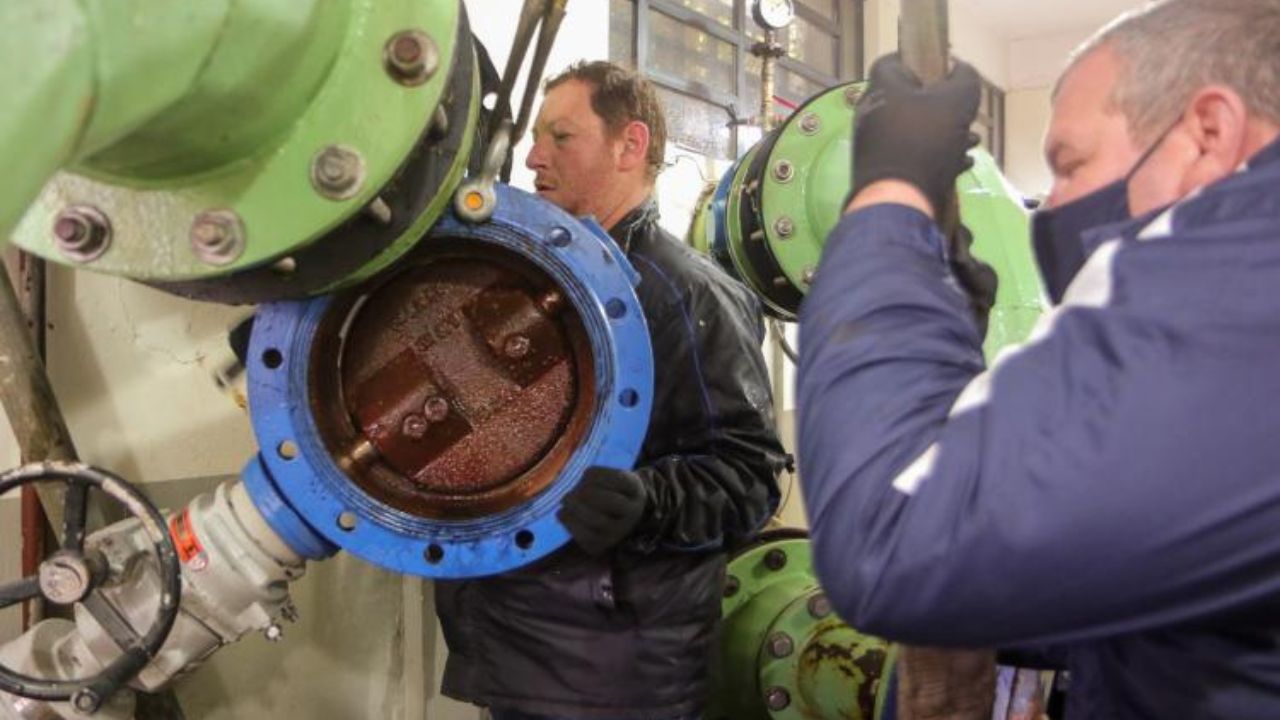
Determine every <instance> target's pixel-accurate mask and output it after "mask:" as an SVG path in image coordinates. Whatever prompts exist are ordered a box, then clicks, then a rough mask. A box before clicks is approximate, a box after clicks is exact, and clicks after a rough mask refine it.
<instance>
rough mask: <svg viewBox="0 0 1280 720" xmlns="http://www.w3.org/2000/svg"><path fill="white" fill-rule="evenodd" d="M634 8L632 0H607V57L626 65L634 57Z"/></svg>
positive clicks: (628, 64) (630, 62) (629, 64)
mask: <svg viewBox="0 0 1280 720" xmlns="http://www.w3.org/2000/svg"><path fill="white" fill-rule="evenodd" d="M635 10H636V6H635V3H634V2H633V0H609V59H610V60H612V61H614V62H616V63H619V64H621V65H626V66H628V67H630V66H631V65H632V63H633V58H634V57H635V53H634V49H635V45H634V43H635V37H636V30H635Z"/></svg>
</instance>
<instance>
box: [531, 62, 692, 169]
mask: <svg viewBox="0 0 1280 720" xmlns="http://www.w3.org/2000/svg"><path fill="white" fill-rule="evenodd" d="M570 80H578V81H580V82H584V83H586V84H588V85H590V86H591V109H592V110H594V111H595V113H596V115H599V116H600V118H601V119H602V120H604V125H605V127H606V128H607V129H608V130H609V132H610V133H611V134H613V135H615V136H616V135H617V134H618V133H620V132H622V129H623V128H624V127H626V125H627V123H629V122H632V121H635V120H638V121H640V122H642V123H644V124H645V125H647V126H648V127H649V150H648V155H647V156H646V158H645V159H646V160H647V161H648V177H649V179H650V180H653V179H654V178H656V177H657V176H658V173H659V172H660V171H661V170H662V165H663V157H664V153H665V152H666V145H667V121H666V118H665V117H664V115H663V111H662V101H661V100H659V99H658V91H657V90H656V89H654V87H653V83H651V82H649V81H648V80H646V79H645V78H643V77H641V76H640V75H638V74H637V73H635V72H633V71H631V70H629V69H627V68H625V67H623V66H621V65H617V64H615V63H611V62H607V61H604V60H593V61H589V62H588V61H582V62H577V63H574V64H573V65H571V66H569V69H567V70H565V71H564V72H562V73H560V74H559V75H556V76H555V77H552V78H551V79H549V80H547V83H546V90H547V91H548V92H550V91H551V90H552V89H553V88H555V87H557V86H559V85H563V84H564V83H566V82H568V81H570Z"/></svg>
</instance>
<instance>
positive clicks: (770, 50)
mask: <svg viewBox="0 0 1280 720" xmlns="http://www.w3.org/2000/svg"><path fill="white" fill-rule="evenodd" d="M777 44H778V33H777V31H775V30H768V29H766V30H765V31H764V45H765V47H764V53H763V57H761V58H760V134H761V135H768V134H769V131H770V130H772V129H773V92H774V86H775V85H776V84H777V81H776V79H775V75H776V73H777V70H776V68H775V67H774V64H775V63H776V62H777V59H778V55H776V54H774V47H775V46H776V45H777Z"/></svg>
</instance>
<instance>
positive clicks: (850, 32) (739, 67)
mask: <svg viewBox="0 0 1280 720" xmlns="http://www.w3.org/2000/svg"><path fill="white" fill-rule="evenodd" d="M609 2H610V4H611V12H610V17H612V4H613V3H616V2H626V3H629V4H630V5H631V28H630V29H631V37H630V38H629V42H630V45H631V47H630V53H629V57H627V55H626V54H624V53H621V52H616V51H615V50H614V49H613V48H610V49H609V54H610V56H611V57H615V58H618V59H619V60H623V61H627V62H629V63H630V64H631V66H632V67H633V68H635V70H636V71H637V72H639V73H640V74H641V75H643V76H645V77H646V78H648V79H649V80H651V81H652V82H653V83H654V84H656V85H658V86H659V87H661V88H663V89H665V90H668V91H671V92H675V93H679V94H682V95H686V96H688V97H691V98H693V99H695V100H701V101H703V102H706V103H710V104H712V105H716V106H718V107H719V108H720V109H722V110H724V111H725V115H726V123H728V124H731V125H733V126H734V131H733V132H732V133H731V134H730V138H731V139H730V143H731V147H730V148H729V152H730V155H731V157H730V158H729V159H733V158H734V157H737V156H738V155H739V154H740V153H741V150H742V149H743V148H741V147H740V145H741V138H740V132H739V131H740V129H741V127H742V125H743V124H744V121H745V120H747V119H749V118H753V117H755V116H756V115H757V114H758V111H759V108H755V107H744V103H745V98H746V97H747V91H748V87H749V86H750V83H751V82H752V77H751V75H750V74H749V73H748V71H747V61H748V59H749V58H750V57H751V46H752V45H753V44H755V42H756V40H755V39H754V38H753V37H752V31H753V30H758V28H757V27H756V25H755V20H753V19H752V17H751V9H750V2H751V0H734V3H733V17H734V24H735V27H727V26H725V25H722V24H721V23H720V22H719V21H718V20H716V19H715V18H713V17H712V16H710V15H705V14H703V13H700V12H698V11H697V10H694V9H691V8H687V7H685V6H683V5H681V4H680V3H679V2H678V1H677V0H609ZM864 2H865V0H838V1H837V2H836V3H834V7H835V11H836V20H835V23H834V25H832V23H831V20H830V19H828V18H826V17H824V16H823V15H822V14H821V13H820V12H818V11H816V10H813V9H811V8H809V7H807V6H806V5H804V4H803V3H800V2H797V3H796V4H795V9H796V15H797V16H798V17H800V18H803V19H804V20H805V21H807V22H809V23H811V24H813V25H815V26H817V27H818V28H819V29H821V30H823V31H825V32H827V33H829V34H830V35H831V36H832V37H833V38H834V40H835V46H836V57H835V58H834V59H835V65H836V74H835V75H826V74H825V73H823V72H821V71H820V70H818V69H817V68H814V67H812V66H810V65H807V64H805V63H803V62H801V61H799V60H796V59H795V58H791V57H784V58H780V59H779V60H778V61H777V67H779V68H781V69H784V70H785V71H786V72H788V73H793V74H795V75H798V76H800V77H802V78H805V79H807V80H809V81H810V82H813V83H816V84H818V85H821V86H824V87H829V86H831V85H835V84H838V83H840V82H843V81H847V80H849V79H852V78H861V77H863V72H864V64H863V47H864V44H865V42H864V38H863V27H864V25H863V23H864V21H865V18H864V8H863V5H864ZM651 11H653V12H657V13H661V14H662V15H665V16H667V17H668V18H671V19H672V20H674V21H676V22H678V23H680V24H682V25H687V26H689V27H692V28H694V29H696V30H698V31H700V32H703V33H705V34H707V35H709V36H710V37H713V38H715V39H716V40H719V41H721V42H725V43H727V44H729V45H731V46H732V47H733V56H734V75H735V83H734V88H733V92H732V93H730V92H726V91H725V90H722V89H718V88H712V87H708V86H707V85H706V84H704V83H701V82H697V81H693V80H688V79H685V78H680V77H675V76H672V75H670V74H667V73H664V72H662V71H660V70H655V69H654V68H653V67H652V66H651V63H650V62H649V57H648V56H649V38H650V27H649V24H650V23H649V17H650V16H649V13H650V12H651ZM610 30H612V28H610ZM774 94H775V97H776V96H777V95H778V92H777V91H776V90H775V93H774ZM796 100H797V101H802V100H804V98H797V99H796Z"/></svg>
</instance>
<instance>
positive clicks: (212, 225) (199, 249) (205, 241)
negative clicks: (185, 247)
mask: <svg viewBox="0 0 1280 720" xmlns="http://www.w3.org/2000/svg"><path fill="white" fill-rule="evenodd" d="M189 237H190V239H191V249H192V251H193V252H195V254H196V257H198V258H200V260H202V261H204V262H206V263H208V264H210V265H226V264H227V263H230V262H232V261H234V260H235V259H236V258H238V257H240V253H242V252H244V225H243V224H241V222H240V216H239V215H236V214H235V213H234V212H232V211H230V210H206V211H204V212H202V213H200V214H199V215H196V217H195V220H194V221H192V223H191V232H190V235H189Z"/></svg>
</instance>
